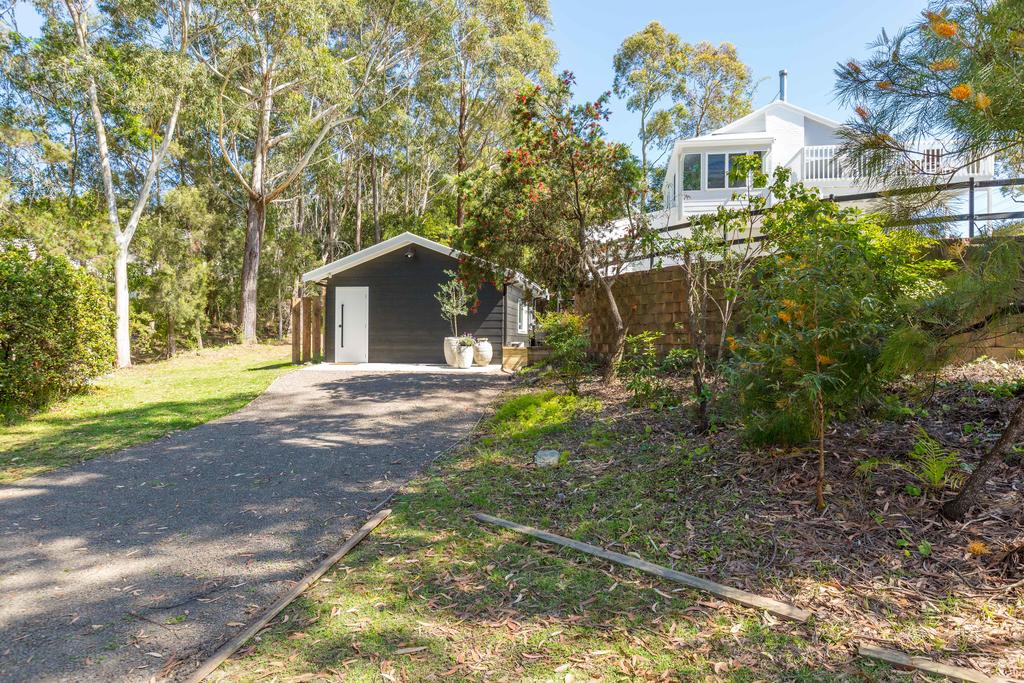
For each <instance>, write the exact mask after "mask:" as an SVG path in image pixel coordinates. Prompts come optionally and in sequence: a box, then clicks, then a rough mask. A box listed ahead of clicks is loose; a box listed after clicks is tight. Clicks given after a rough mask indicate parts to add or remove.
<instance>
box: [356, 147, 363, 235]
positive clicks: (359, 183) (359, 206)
mask: <svg viewBox="0 0 1024 683" xmlns="http://www.w3.org/2000/svg"><path fill="white" fill-rule="evenodd" d="M355 242H356V251H359V250H360V249H362V248H363V174H362V169H361V168H360V167H359V166H356V239H355Z"/></svg>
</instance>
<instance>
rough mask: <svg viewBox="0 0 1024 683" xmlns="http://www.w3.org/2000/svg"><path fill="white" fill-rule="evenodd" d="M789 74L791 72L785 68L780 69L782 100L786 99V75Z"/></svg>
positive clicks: (780, 94)
mask: <svg viewBox="0 0 1024 683" xmlns="http://www.w3.org/2000/svg"><path fill="white" fill-rule="evenodd" d="M787 76H789V72H788V71H786V70H785V69H779V100H780V101H782V102H785V101H786V77H787Z"/></svg>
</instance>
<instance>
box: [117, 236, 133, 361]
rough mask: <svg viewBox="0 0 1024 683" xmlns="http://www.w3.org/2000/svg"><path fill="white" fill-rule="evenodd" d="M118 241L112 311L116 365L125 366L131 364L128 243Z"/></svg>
mask: <svg viewBox="0 0 1024 683" xmlns="http://www.w3.org/2000/svg"><path fill="white" fill-rule="evenodd" d="M118 242H119V244H118V246H117V256H116V257H115V260H114V311H115V312H116V314H117V328H116V332H115V340H116V342H117V367H119V368H127V367H129V366H130V365H131V364H132V337H131V331H130V330H129V328H128V244H127V243H126V242H123V241H122V240H118Z"/></svg>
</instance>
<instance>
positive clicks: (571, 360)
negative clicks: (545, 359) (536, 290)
mask: <svg viewBox="0 0 1024 683" xmlns="http://www.w3.org/2000/svg"><path fill="white" fill-rule="evenodd" d="M537 323H538V325H539V326H540V330H541V332H542V333H543V334H544V341H545V343H547V345H548V346H550V347H551V365H552V367H553V368H554V369H555V372H556V373H558V376H559V378H560V379H561V380H562V382H563V383H564V384H565V388H566V389H567V390H568V391H569V393H572V394H576V393H578V392H579V390H580V380H581V379H582V378H583V375H585V374H586V373H587V371H588V370H589V369H590V366H589V364H588V363H587V349H589V348H590V330H589V328H588V327H587V318H586V316H582V315H577V314H576V313H572V312H569V311H552V312H550V313H543V314H541V315H540V316H538V318H537Z"/></svg>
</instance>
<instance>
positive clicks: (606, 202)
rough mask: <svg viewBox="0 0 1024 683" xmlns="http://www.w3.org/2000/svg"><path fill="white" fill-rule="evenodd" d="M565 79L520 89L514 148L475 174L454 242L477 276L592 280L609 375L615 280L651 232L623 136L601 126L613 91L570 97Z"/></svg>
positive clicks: (617, 325) (617, 343)
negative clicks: (575, 100) (608, 326)
mask: <svg viewBox="0 0 1024 683" xmlns="http://www.w3.org/2000/svg"><path fill="white" fill-rule="evenodd" d="M572 84H573V78H572V75H571V74H569V73H565V74H563V75H562V76H561V78H559V79H558V81H557V82H556V83H555V84H553V85H551V86H549V87H548V88H546V89H542V88H540V87H539V86H538V87H535V88H532V89H530V90H527V91H524V92H523V93H521V94H520V95H519V97H518V99H517V103H516V106H515V108H514V109H513V112H512V116H513V125H512V132H511V135H512V139H513V142H514V147H512V148H510V149H508V150H506V152H505V153H504V155H503V156H502V158H501V162H500V164H499V167H498V168H497V169H495V170H493V171H489V172H485V173H482V174H481V175H480V177H479V178H478V179H477V180H476V183H475V184H474V187H473V194H474V196H475V197H476V198H477V199H476V201H475V203H474V204H473V211H472V213H471V216H470V217H471V220H470V222H469V223H468V224H467V226H466V229H465V230H464V231H463V233H462V234H460V235H459V239H458V240H457V246H459V248H461V249H463V250H464V251H466V252H469V253H472V254H474V255H475V256H478V257H479V258H480V259H482V261H476V260H467V261H466V262H465V263H464V264H463V268H464V270H465V271H468V272H469V273H470V274H472V275H474V276H475V277H476V278H477V279H479V278H481V277H489V278H490V279H493V280H498V279H501V278H503V277H504V270H515V271H521V272H523V273H524V274H526V275H527V277H530V278H532V279H534V280H536V281H538V282H544V283H545V284H547V285H549V286H551V287H552V288H554V289H556V290H557V291H560V292H573V291H575V290H577V289H579V288H581V287H584V286H594V287H597V288H598V289H599V291H600V292H601V293H602V296H603V297H604V298H605V300H606V301H607V305H608V310H609V314H610V316H611V318H612V326H613V329H614V340H613V344H612V346H613V349H612V352H611V354H609V357H608V359H607V365H606V370H605V376H606V378H607V379H609V380H610V379H612V378H614V377H615V374H616V371H617V368H618V364H619V362H620V360H621V358H622V351H623V344H624V342H625V334H626V327H625V322H624V320H623V317H622V312H621V311H620V310H619V306H618V303H617V301H616V297H615V292H614V290H613V287H612V285H613V283H614V281H615V279H616V278H617V277H618V276H619V275H620V274H621V273H622V272H623V270H624V268H625V267H626V266H627V265H628V264H629V263H630V262H631V261H633V260H636V259H637V258H638V255H639V254H646V253H650V251H651V250H652V249H653V246H654V244H655V240H656V233H655V232H654V231H653V230H651V228H650V226H649V224H648V223H647V221H646V220H645V216H644V214H643V212H642V211H641V210H640V206H639V198H640V190H641V188H642V186H643V182H644V181H643V178H642V176H641V172H640V168H639V165H638V164H637V163H636V160H635V158H634V157H633V156H632V155H631V154H630V153H629V150H628V149H627V148H626V146H625V145H622V144H620V143H614V142H609V141H607V140H606V139H605V138H604V135H603V131H602V128H601V121H604V120H607V118H608V108H607V102H608V98H609V95H610V94H609V93H605V94H604V95H602V96H601V97H600V98H598V99H597V101H595V102H588V103H585V104H578V105H577V104H572ZM489 264H494V266H497V268H498V271H497V272H495V271H494V266H492V265H489Z"/></svg>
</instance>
